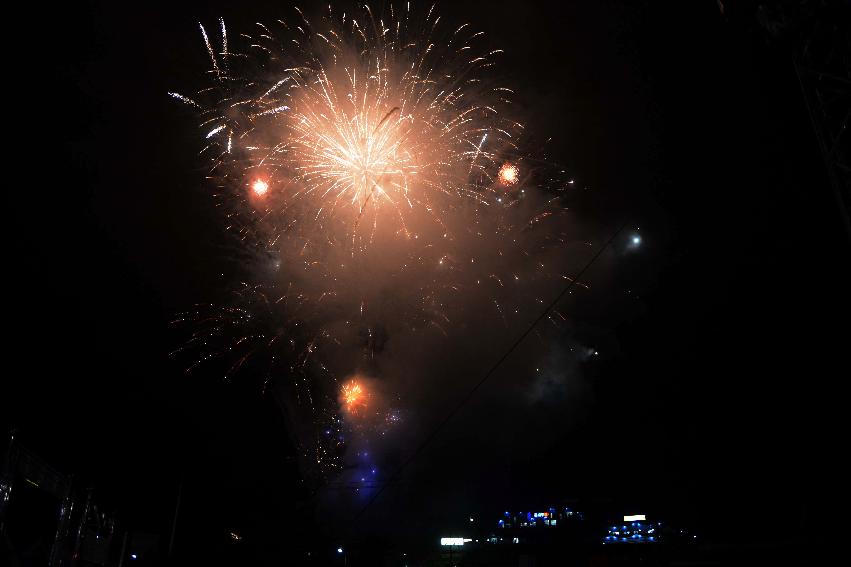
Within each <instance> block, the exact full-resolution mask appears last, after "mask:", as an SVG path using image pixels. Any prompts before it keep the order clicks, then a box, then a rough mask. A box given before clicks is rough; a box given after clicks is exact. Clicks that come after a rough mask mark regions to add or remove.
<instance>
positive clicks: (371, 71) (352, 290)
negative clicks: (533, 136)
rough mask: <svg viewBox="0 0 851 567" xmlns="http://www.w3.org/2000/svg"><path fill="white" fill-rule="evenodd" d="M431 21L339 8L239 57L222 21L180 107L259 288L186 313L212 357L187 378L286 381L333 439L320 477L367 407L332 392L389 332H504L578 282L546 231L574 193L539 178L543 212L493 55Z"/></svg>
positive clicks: (314, 452) (310, 452)
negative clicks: (484, 328) (346, 424)
mask: <svg viewBox="0 0 851 567" xmlns="http://www.w3.org/2000/svg"><path fill="white" fill-rule="evenodd" d="M439 21H440V18H439V17H438V16H437V14H436V13H435V11H434V9H433V8H432V9H430V10H427V11H426V12H424V13H422V14H419V15H418V14H417V13H415V12H414V11H412V10H411V8H410V4H405V5H404V9H403V10H401V11H397V10H396V9H395V8H394V7H392V6H391V7H390V8H389V9H388V11H387V12H386V13H382V14H374V13H373V12H372V10H371V9H370V8H369V7H368V6H364V7H362V9H361V10H360V11H358V12H357V13H356V14H354V15H353V14H351V13H348V14H347V13H343V12H340V13H337V12H334V11H333V10H332V8H330V7H329V8H328V11H327V12H326V13H325V14H324V15H323V16H322V17H321V18H319V19H318V20H317V21H315V22H314V21H311V20H308V19H307V18H306V17H305V16H304V15H303V14H302V13H301V12H300V11H297V17H296V19H295V20H294V21H291V22H284V21H282V20H278V21H277V22H276V23H275V24H274V25H271V26H267V25H264V24H258V28H257V30H256V33H254V34H241V39H243V40H244V41H243V42H242V43H241V44H240V45H239V46H236V45H233V44H231V43H230V42H229V41H228V35H227V31H226V28H225V25H224V22H220V30H221V32H220V37H219V38H211V37H210V35H209V34H208V33H207V31H206V29H205V28H204V27H203V26H201V34H202V38H203V44H204V47H205V48H206V51H207V54H208V56H209V59H210V69H209V73H208V75H209V77H210V83H209V84H207V85H205V86H204V87H203V88H201V89H198V91H197V92H196V93H194V94H192V95H191V96H185V95H183V94H178V93H170V94H171V96H173V97H174V98H176V99H177V100H179V101H180V102H182V103H184V104H186V105H188V106H189V107H191V108H192V109H193V110H194V111H195V112H197V115H198V118H199V123H200V128H201V130H200V133H201V135H200V136H199V138H200V139H201V140H202V141H203V143H204V144H205V145H204V149H203V151H202V155H204V156H206V157H207V158H208V159H209V178H210V180H211V184H212V185H213V186H214V187H215V197H216V198H217V199H219V200H220V202H221V205H222V206H223V209H224V211H225V214H224V216H223V218H224V219H226V229H227V230H228V231H229V232H231V233H232V234H235V235H237V237H238V238H239V241H240V243H241V244H242V250H243V252H241V256H240V258H243V259H247V261H246V262H245V264H246V266H245V270H244V271H245V273H246V274H247V277H248V278H250V279H251V280H252V283H245V284H242V286H241V287H240V288H239V290H238V292H237V293H236V294H235V298H236V299H235V301H234V302H232V303H231V304H228V305H224V306H221V307H217V306H202V307H199V308H198V309H197V310H195V311H193V312H189V313H187V314H185V315H184V316H183V317H182V319H184V320H188V321H194V322H195V324H196V327H197V328H196V330H195V331H194V334H193V338H192V340H191V341H190V344H189V345H187V349H188V350H192V348H196V347H197V350H199V351H201V352H202V354H201V355H200V356H199V357H198V358H197V360H196V363H195V364H197V363H198V362H210V361H213V360H220V361H225V360H227V361H228V362H227V363H224V366H225V374H226V375H228V376H229V375H232V374H233V373H234V372H236V371H238V370H239V369H242V368H245V367H246V366H247V365H250V366H251V367H252V368H255V369H257V371H258V372H260V373H261V374H262V375H263V376H264V377H265V378H264V380H263V384H264V386H265V385H266V384H268V383H269V381H270V380H272V379H275V378H276V377H278V376H282V377H285V378H286V380H284V382H285V386H283V387H284V388H285V389H286V391H287V395H286V396H285V397H286V399H294V400H296V401H295V402H293V406H294V407H295V406H298V407H306V408H309V411H310V412H312V413H313V414H314V415H316V416H320V417H316V418H314V422H315V423H314V426H313V430H314V433H315V434H316V437H317V438H319V439H320V440H322V439H325V440H326V441H327V440H329V439H331V440H333V443H334V447H335V448H334V449H333V450H331V449H330V447H331V446H330V445H328V444H327V443H326V441H322V442H317V443H314V444H313V445H311V448H308V449H305V455H306V456H309V458H310V459H315V460H316V461H317V462H319V463H320V465H322V466H325V467H327V468H328V469H333V468H334V467H337V466H339V455H340V451H342V449H341V448H340V447H341V446H342V441H341V433H340V431H341V429H340V427H341V425H340V424H341V419H340V417H338V414H337V412H338V410H340V409H342V410H343V411H344V412H345V413H346V414H347V415H350V416H351V415H357V414H358V413H359V412H362V411H363V409H364V408H365V404H366V401H367V395H366V394H367V392H366V390H365V386H364V385H363V383H362V382H360V381H356V380H355V381H349V382H346V383H344V384H342V385H341V383H340V381H339V380H338V378H337V377H338V376H348V375H350V374H351V371H352V369H353V368H358V367H363V366H364V365H369V364H373V363H374V358H375V357H376V356H377V354H378V353H380V352H381V349H382V345H383V343H384V341H385V340H386V335H387V333H388V332H389V333H390V334H396V335H398V334H403V333H419V332H426V331H430V330H434V331H436V332H437V333H438V334H439V335H440V336H448V335H449V334H450V332H451V327H452V325H453V323H454V317H456V316H458V314H459V313H461V312H462V311H463V310H464V309H468V310H469V311H470V312H474V313H478V312H479V311H482V310H486V311H487V313H488V314H489V316H496V317H497V318H498V319H499V320H501V321H502V322H503V324H504V325H505V326H509V325H510V322H511V321H512V320H513V319H516V318H518V317H522V316H523V313H522V310H521V308H520V306H521V305H522V304H526V305H534V304H536V303H539V302H540V301H541V300H540V297H539V296H540V295H541V289H545V288H546V285H552V284H551V282H553V281H555V282H559V281H560V277H567V276H565V275H564V272H563V261H562V260H556V259H554V258H559V257H560V256H559V255H555V254H551V255H550V256H547V254H548V251H551V250H553V249H556V248H558V247H559V246H561V245H562V244H563V243H564V242H565V239H566V236H565V232H564V230H563V228H561V229H557V228H554V226H555V225H554V221H555V219H557V218H565V216H564V214H565V209H564V207H563V204H562V199H563V194H564V191H565V190H566V189H567V187H568V185H567V184H566V182H562V181H558V179H559V175H551V172H549V171H547V172H546V173H545V174H542V175H540V179H542V180H545V181H543V184H544V185H545V187H543V188H541V189H540V190H539V191H537V192H536V196H535V198H533V199H529V198H528V197H529V194H528V193H527V192H526V191H525V189H522V187H524V186H525V184H526V183H530V182H531V181H532V180H533V179H534V175H533V172H532V171H529V170H526V169H525V167H524V179H523V180H522V182H521V179H520V170H519V167H518V165H517V163H519V161H518V159H517V156H519V155H521V153H522V148H521V141H520V140H521V137H522V136H523V126H522V124H521V123H520V122H519V121H517V120H516V119H514V118H512V112H511V96H512V90H511V89H510V88H508V87H506V86H504V85H501V84H500V83H498V82H495V81H494V80H493V78H492V75H491V73H490V70H491V68H492V67H493V65H494V63H495V59H496V58H497V57H498V56H499V54H500V53H501V50H499V49H490V48H488V47H487V44H486V42H485V40H484V37H483V34H482V33H481V32H476V31H474V30H473V28H472V26H470V25H469V24H464V25H460V26H454V27H448V26H442V25H439ZM526 157H527V158H528V157H529V156H528V155H527V156H526ZM523 163H532V161H531V160H527V161H524V162H523ZM541 163H543V162H541ZM561 173H564V172H561ZM554 180H555V181H554ZM507 186H516V187H517V188H518V190H517V191H511V192H510V193H509V192H506V191H505V187H507ZM544 227H548V228H544ZM560 261H561V262H562V264H559V262H560ZM464 293H467V297H474V298H475V299H476V300H477V301H478V303H475V302H472V301H471V302H470V305H463V304H462V302H461V301H460V300H459V298H460V297H462V294H464ZM353 352H354V354H353ZM230 361H233V362H230ZM287 403H289V402H287ZM397 421H398V420H397V419H394V420H390V421H387V424H385V425H383V427H386V426H387V425H388V424H391V425H392V424H395V423H396V422H397ZM329 424H331V425H330V426H329ZM329 442H330V441H329ZM322 443H326V444H325V445H323V444H322ZM328 455H332V456H330V457H329V456H328Z"/></svg>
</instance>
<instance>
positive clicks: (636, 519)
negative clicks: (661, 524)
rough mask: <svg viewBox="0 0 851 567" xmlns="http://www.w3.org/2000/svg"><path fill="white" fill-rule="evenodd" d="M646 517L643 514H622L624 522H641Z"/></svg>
mask: <svg viewBox="0 0 851 567" xmlns="http://www.w3.org/2000/svg"><path fill="white" fill-rule="evenodd" d="M646 519H647V518H646V517H645V516H644V514H636V515H634V516H624V517H623V521H624V522H639V521H640V522H643V521H644V520H646Z"/></svg>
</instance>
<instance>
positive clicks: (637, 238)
mask: <svg viewBox="0 0 851 567" xmlns="http://www.w3.org/2000/svg"><path fill="white" fill-rule="evenodd" d="M632 243H633V244H635V245H636V246H638V245H639V244H641V237H640V236H638V235H637V234H636V235H635V236H633V237H632Z"/></svg>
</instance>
